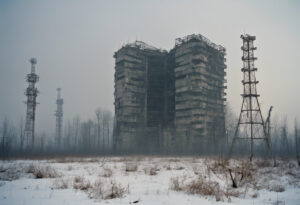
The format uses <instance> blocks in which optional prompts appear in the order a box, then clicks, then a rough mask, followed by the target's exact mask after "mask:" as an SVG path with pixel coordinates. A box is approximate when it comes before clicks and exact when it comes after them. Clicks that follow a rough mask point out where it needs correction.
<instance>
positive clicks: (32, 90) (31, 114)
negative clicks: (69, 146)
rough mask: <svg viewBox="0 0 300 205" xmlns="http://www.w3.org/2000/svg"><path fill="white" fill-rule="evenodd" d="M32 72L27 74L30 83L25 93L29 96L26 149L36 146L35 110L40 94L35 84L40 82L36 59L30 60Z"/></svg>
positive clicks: (27, 102)
mask: <svg viewBox="0 0 300 205" xmlns="http://www.w3.org/2000/svg"><path fill="white" fill-rule="evenodd" d="M30 63H31V72H30V73H29V74H27V76H26V81H27V82H28V87H27V89H26V91H25V95H26V96H27V101H26V104H27V111H26V123H25V138H24V139H25V147H26V149H28V148H32V147H33V146H34V123H35V109H36V104H37V102H36V97H37V95H38V93H39V91H38V90H37V88H36V87H35V84H36V83H37V82H38V80H39V76H38V75H37V74H36V73H35V66H36V63H37V60H36V58H31V59H30Z"/></svg>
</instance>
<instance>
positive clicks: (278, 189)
mask: <svg viewBox="0 0 300 205" xmlns="http://www.w3.org/2000/svg"><path fill="white" fill-rule="evenodd" d="M269 190H270V191H275V192H284V191H285V188H284V186H282V185H280V184H275V185H272V186H270V188H269Z"/></svg>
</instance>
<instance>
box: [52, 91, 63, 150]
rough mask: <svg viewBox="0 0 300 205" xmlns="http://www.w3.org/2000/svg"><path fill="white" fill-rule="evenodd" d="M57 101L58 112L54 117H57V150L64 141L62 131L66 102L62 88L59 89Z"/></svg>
mask: <svg viewBox="0 0 300 205" xmlns="http://www.w3.org/2000/svg"><path fill="white" fill-rule="evenodd" d="M56 90H57V99H56V105H57V108H56V111H55V114H54V116H56V136H55V144H56V146H57V148H60V146H61V139H62V131H63V130H62V129H63V104H64V100H63V99H62V98H61V88H57V89H56Z"/></svg>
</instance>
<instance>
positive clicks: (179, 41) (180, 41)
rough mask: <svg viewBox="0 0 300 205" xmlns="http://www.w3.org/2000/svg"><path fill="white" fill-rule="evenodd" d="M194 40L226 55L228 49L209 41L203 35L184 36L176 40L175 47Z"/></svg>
mask: <svg viewBox="0 0 300 205" xmlns="http://www.w3.org/2000/svg"><path fill="white" fill-rule="evenodd" d="M193 39H196V40H200V41H204V42H205V43H206V44H207V45H209V46H210V47H212V48H214V49H216V50H218V51H220V52H222V53H226V49H225V48H224V47H223V46H221V45H217V44H215V43H213V42H212V41H211V40H209V39H208V38H206V37H205V36H203V35H201V34H191V35H187V36H184V37H182V38H176V39H175V47H177V46H180V45H182V44H183V43H187V42H189V41H191V40H193Z"/></svg>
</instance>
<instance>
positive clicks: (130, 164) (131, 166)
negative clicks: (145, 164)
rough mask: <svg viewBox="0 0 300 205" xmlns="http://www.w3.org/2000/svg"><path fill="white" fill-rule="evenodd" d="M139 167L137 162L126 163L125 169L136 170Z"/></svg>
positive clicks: (127, 170)
mask: <svg viewBox="0 0 300 205" xmlns="http://www.w3.org/2000/svg"><path fill="white" fill-rule="evenodd" d="M137 169H138V166H137V164H135V163H126V167H125V171H126V172H136V171H137Z"/></svg>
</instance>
